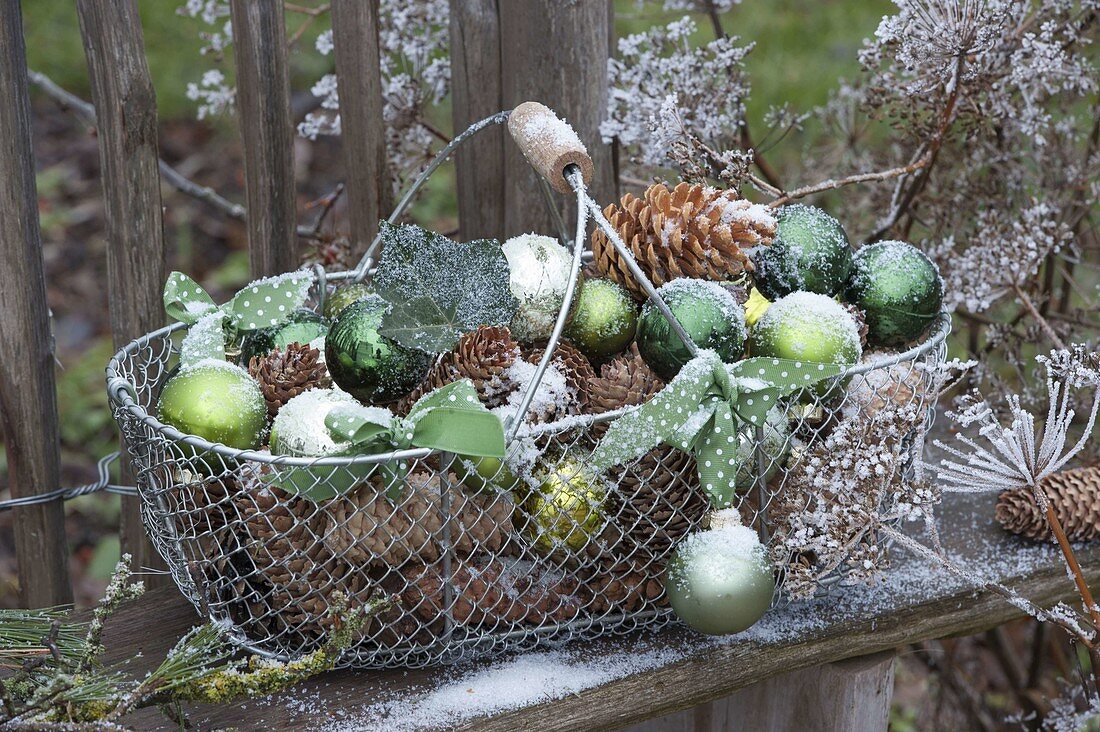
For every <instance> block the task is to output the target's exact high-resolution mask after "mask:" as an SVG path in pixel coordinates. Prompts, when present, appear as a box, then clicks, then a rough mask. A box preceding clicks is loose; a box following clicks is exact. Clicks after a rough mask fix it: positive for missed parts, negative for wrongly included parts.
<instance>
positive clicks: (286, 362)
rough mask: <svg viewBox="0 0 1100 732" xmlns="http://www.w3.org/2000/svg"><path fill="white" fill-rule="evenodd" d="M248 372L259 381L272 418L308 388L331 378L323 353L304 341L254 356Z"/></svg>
mask: <svg viewBox="0 0 1100 732" xmlns="http://www.w3.org/2000/svg"><path fill="white" fill-rule="evenodd" d="M248 373H249V374H251V375H252V378H254V379H255V380H256V381H258V382H259V384H260V390H261V391H262V392H263V394H264V399H265V400H266V401H267V413H268V416H270V417H271V418H274V417H275V415H276V414H278V413H279V408H280V407H282V406H283V405H284V404H286V403H287V402H289V401H290V400H291V399H293V398H294V397H296V396H298V395H299V394H301V393H302V392H304V391H306V390H307V389H312V388H314V387H317V386H324V385H325V382H326V381H327V379H328V369H327V368H326V367H325V362H324V361H322V360H321V352H320V351H319V350H317V349H316V348H310V347H309V346H308V345H302V344H300V343H291V344H290V345H289V346H287V347H286V350H285V351H282V350H280V349H278V348H276V349H275V350H273V351H272V352H271V353H269V354H267V355H266V356H253V357H252V359H251V360H250V361H249V362H248Z"/></svg>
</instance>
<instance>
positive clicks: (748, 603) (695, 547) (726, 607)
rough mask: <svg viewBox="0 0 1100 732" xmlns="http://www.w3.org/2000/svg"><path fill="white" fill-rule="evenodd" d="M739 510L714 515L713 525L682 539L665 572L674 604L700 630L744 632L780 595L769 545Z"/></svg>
mask: <svg viewBox="0 0 1100 732" xmlns="http://www.w3.org/2000/svg"><path fill="white" fill-rule="evenodd" d="M730 512H732V514H733V515H732V516H727V514H728V513H730ZM736 513H737V510H736V509H727V510H726V511H719V512H718V513H716V514H712V516H711V528H710V529H709V530H708V531H699V532H696V533H694V534H690V535H688V537H687V538H686V539H684V540H683V541H682V542H680V544H679V545H678V546H677V547H676V550H675V551H674V552H673V555H672V557H671V558H670V559H669V561H668V565H667V567H666V570H665V594H666V595H667V596H668V601H669V604H670V605H672V609H673V611H674V612H675V613H676V615H677V617H679V618H680V619H681V620H683V621H684V622H685V623H687V624H688V625H690V626H691V627H692V628H694V629H695V630H697V631H699V632H700V633H706V634H708V635H729V634H731V633H740V632H741V631H742V630H745V629H746V628H748V627H750V626H751V625H753V624H754V623H756V621H757V620H759V619H760V618H761V617H763V615H764V613H765V612H767V610H768V608H769V607H770V606H771V602H772V595H773V594H774V593H775V578H774V576H773V573H772V567H771V564H770V562H769V561H768V558H767V554H766V552H765V550H764V546H763V545H762V544H761V543H760V540H759V539H758V538H757V536H756V532H755V531H753V530H752V529H750V528H748V527H747V526H741V525H740V521H739V519H738V518H736Z"/></svg>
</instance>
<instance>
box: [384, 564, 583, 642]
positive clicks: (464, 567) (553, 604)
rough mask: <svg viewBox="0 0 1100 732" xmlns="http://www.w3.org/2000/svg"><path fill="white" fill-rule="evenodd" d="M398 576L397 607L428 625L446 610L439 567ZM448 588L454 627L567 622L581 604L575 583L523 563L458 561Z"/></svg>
mask: <svg viewBox="0 0 1100 732" xmlns="http://www.w3.org/2000/svg"><path fill="white" fill-rule="evenodd" d="M402 574H403V575H404V576H405V579H406V581H407V582H408V586H407V588H406V589H405V591H404V592H403V593H402V595H401V604H402V607H404V608H406V609H407V610H408V611H409V612H412V613H415V614H416V615H417V616H418V617H420V618H421V619H422V620H424V621H425V622H428V623H432V622H433V621H435V620H437V619H438V618H440V617H441V616H442V615H443V614H444V613H445V612H446V610H447V606H446V604H445V601H444V592H443V590H444V582H443V579H444V577H443V574H442V569H441V568H440V567H439V566H437V565H431V566H418V565H414V566H411V567H407V568H406V569H404V570H403V571H402ZM452 584H453V586H454V588H455V592H456V595H455V597H454V599H453V601H452V604H451V608H450V610H451V614H452V616H453V617H454V619H455V622H456V623H458V624H460V625H478V624H485V625H490V626H496V625H498V624H502V623H505V624H517V623H526V624H531V625H541V624H543V623H547V622H568V621H570V620H574V619H576V618H577V617H578V615H579V614H580V612H581V608H582V607H583V606H584V604H585V603H584V600H583V598H582V597H580V596H578V585H577V582H576V580H574V579H572V578H571V577H569V576H568V575H567V574H564V573H557V572H552V571H551V570H549V569H547V568H546V567H544V566H543V565H542V564H537V563H532V562H529V561H524V560H514V559H507V560H501V559H498V558H489V559H484V560H479V561H469V562H466V561H461V560H460V561H458V562H457V563H456V566H455V567H454V571H453V575H452Z"/></svg>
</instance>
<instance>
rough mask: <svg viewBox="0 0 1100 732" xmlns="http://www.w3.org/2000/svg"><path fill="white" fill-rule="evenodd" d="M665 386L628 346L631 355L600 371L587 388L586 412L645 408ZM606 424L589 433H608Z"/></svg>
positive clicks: (608, 364) (632, 347)
mask: <svg viewBox="0 0 1100 732" xmlns="http://www.w3.org/2000/svg"><path fill="white" fill-rule="evenodd" d="M664 386H665V385H664V382H662V381H661V379H660V377H659V376H657V374H655V373H653V370H652V369H651V368H649V366H648V365H646V362H645V361H644V360H642V356H641V354H640V353H638V345H637V344H631V346H630V352H629V353H624V354H622V355H620V356H617V357H616V358H614V359H613V360H611V361H610V362H608V363H605V364H604V365H603V367H602V368H601V369H600V375H599V377H598V378H596V379H594V380H593V381H592V383H591V385H590V386H589V388H588V411H589V413H591V414H604V413H605V412H612V411H614V410H616V409H622V408H623V407H633V406H637V405H639V404H645V403H646V402H648V401H649V400H650V398H652V397H653V395H654V394H656V393H657V392H659V391H660V390H661V389H663V388H664ZM609 424H610V423H609V422H597V423H595V424H594V425H592V431H593V432H594V433H596V435H597V437H598V436H600V435H602V434H603V433H604V432H606V431H607V427H608V425H609Z"/></svg>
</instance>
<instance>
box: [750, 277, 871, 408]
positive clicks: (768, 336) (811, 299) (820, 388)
mask: <svg viewBox="0 0 1100 732" xmlns="http://www.w3.org/2000/svg"><path fill="white" fill-rule="evenodd" d="M749 352H750V354H751V355H753V356H771V357H772V358H788V359H791V360H792V361H809V362H815V363H835V364H839V365H841V366H854V365H855V364H856V363H857V362H858V361H859V359H860V356H862V355H863V348H862V346H861V345H860V342H859V327H858V326H857V324H856V320H855V318H853V317H852V315H851V313H849V312H848V311H847V310H845V309H844V306H843V305H841V304H840V303H838V302H837V301H836V300H834V299H832V298H831V297H826V296H825V295H817V294H815V293H812V292H795V293H792V294H790V295H787V296H786V297H784V298H781V299H779V300H778V301H776V302H775V303H773V304H772V306H771V307H770V308H768V311H767V312H766V313H764V315H763V316H761V318H760V320H759V321H757V323H756V325H755V326H754V327H753V329H752V334H751V335H750V337H749ZM834 386H835V384H834V383H833V382H832V380H830V379H826V380H824V381H821V382H818V384H817V385H816V386H814V387H812V388H811V389H810V390H809V391H810V392H811V394H810V396H812V395H813V394H817V395H818V396H819V397H824V396H825V395H826V394H827V393H828V392H829V391H830V390H831V389H833V387H834Z"/></svg>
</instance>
